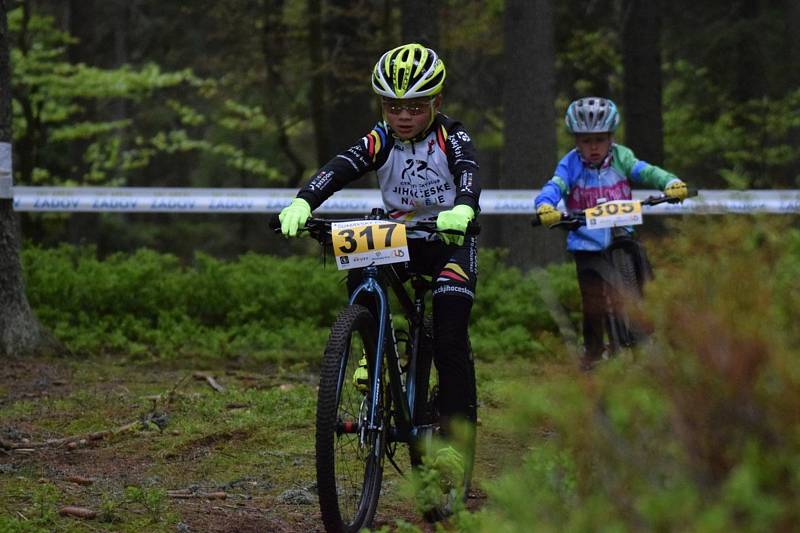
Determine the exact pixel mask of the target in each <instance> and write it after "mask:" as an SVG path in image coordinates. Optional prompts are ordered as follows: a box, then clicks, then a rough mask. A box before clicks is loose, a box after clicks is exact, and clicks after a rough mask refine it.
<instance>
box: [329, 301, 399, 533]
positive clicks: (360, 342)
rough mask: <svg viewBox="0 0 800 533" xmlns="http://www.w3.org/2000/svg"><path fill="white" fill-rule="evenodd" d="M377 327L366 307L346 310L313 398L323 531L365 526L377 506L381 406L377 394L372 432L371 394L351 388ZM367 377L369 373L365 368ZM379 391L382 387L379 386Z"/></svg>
mask: <svg viewBox="0 0 800 533" xmlns="http://www.w3.org/2000/svg"><path fill="white" fill-rule="evenodd" d="M376 333H377V327H376V324H375V319H374V317H373V316H372V314H371V313H370V312H369V311H368V310H367V308H366V307H363V306H361V305H351V306H348V307H346V308H345V309H344V310H343V311H342V312H341V313H340V314H339V316H338V318H337V319H336V322H334V324H333V327H332V328H331V334H330V337H329V339H328V344H327V346H326V347H325V355H324V358H323V361H322V368H321V370H320V383H319V391H318V394H317V434H316V461H317V489H318V492H319V506H320V512H321V514H322V521H323V523H324V524H325V529H326V531H335V532H340V531H341V532H348V533H349V532H356V531H359V530H360V529H361V528H364V527H369V525H370V523H371V522H372V519H373V517H374V516H375V510H376V508H377V506H378V496H379V495H380V490H381V480H382V477H383V458H384V451H385V445H386V440H385V428H386V423H385V416H386V411H385V408H384V407H385V406H384V405H383V404H384V399H383V395H382V391H381V394H379V404H380V405H379V409H378V414H379V420H378V421H377V422H378V424H377V426H378V428H379V429H375V430H370V429H369V428H368V427H367V415H368V413H369V408H370V399H371V394H370V393H367V394H364V393H362V392H361V391H359V390H358V388H357V387H356V386H355V384H354V383H353V379H352V378H353V373H354V372H355V370H356V368H357V367H358V361H359V359H361V357H362V356H363V355H364V354H367V359H368V360H369V358H370V356H371V355H372V354H374V353H375V345H376V337H377V335H376ZM370 375H372V370H371V369H370ZM379 389H382V387H379Z"/></svg>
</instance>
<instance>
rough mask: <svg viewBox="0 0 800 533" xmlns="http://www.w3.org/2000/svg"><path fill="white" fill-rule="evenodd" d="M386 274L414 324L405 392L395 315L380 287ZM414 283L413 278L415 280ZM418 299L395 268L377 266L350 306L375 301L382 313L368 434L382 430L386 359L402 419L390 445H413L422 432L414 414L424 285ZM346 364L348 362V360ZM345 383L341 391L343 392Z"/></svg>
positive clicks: (416, 286)
mask: <svg viewBox="0 0 800 533" xmlns="http://www.w3.org/2000/svg"><path fill="white" fill-rule="evenodd" d="M381 271H382V272H383V273H384V274H386V275H387V277H388V278H389V279H388V281H389V284H390V286H391V288H392V290H393V291H394V293H395V295H396V296H397V298H398V300H399V301H400V304H401V306H402V307H403V310H404V312H405V315H406V317H407V318H408V319H409V322H410V323H411V328H412V331H410V332H409V338H410V339H413V342H414V344H413V345H412V347H411V357H410V360H409V366H408V370H407V374H406V384H405V390H403V383H402V377H401V372H402V371H401V368H400V356H399V354H398V353H397V343H396V340H395V338H394V328H393V325H392V323H391V318H392V316H391V311H390V308H389V295H388V294H387V292H386V289H384V287H383V286H382V285H381V284H380V282H379V280H378V275H379V272H381ZM412 279H413V278H412ZM413 285H414V289H415V293H416V298H415V300H414V301H412V300H411V298H410V297H409V295H408V293H407V292H406V290H405V288H404V287H403V283H402V282H401V281H400V279H399V277H398V276H397V273H396V272H395V270H394V269H393V268H384V269H379V267H376V266H368V267H364V269H363V271H362V280H361V282H360V283H359V285H358V286H357V287H356V288H355V290H353V293H352V294H351V296H350V304H351V305H352V304H354V303H357V302H358V301H359V300H360V299H363V298H365V297H367V298H368V297H371V298H373V299H374V300H375V302H376V304H377V310H378V315H379V316H378V317H377V318H378V337H377V339H376V346H375V354H374V356H373V367H372V368H373V374H372V381H371V383H370V394H371V395H372V396H371V400H372V401H371V402H370V406H369V413H368V416H367V428H366V429H367V430H368V431H375V430H380V429H381V428H380V427H378V424H377V423H376V421H377V420H378V402H379V397H378V396H379V394H380V390H381V389H380V387H381V379H382V376H383V362H384V356H386V361H387V363H390V364H389V365H388V372H389V385H390V387H391V394H392V397H393V398H394V399H395V401H396V403H397V405H398V407H399V411H400V412H399V417H396V418H395V419H396V423H397V426H398V427H397V428H395V429H396V434H394V435H388V437H389V440H390V441H399V442H411V441H412V440H413V439H414V438H415V437H416V436H417V433H418V428H417V427H416V426H415V425H414V414H415V410H416V405H415V392H416V364H417V354H418V349H419V338H420V331H421V329H422V317H423V316H424V311H425V307H424V306H425V304H424V294H425V292H426V291H427V288H425V287H423V286H422V285H421V284H418V283H414V284H413ZM389 335H391V337H392V338H391V340H392V342H390V343H388V344H387V343H386V339H387V337H388V336H389ZM344 362H346V360H344ZM339 374H340V377H341V379H345V377H344V368H342V369H341V371H340V373H339ZM342 385H343V384H342V383H341V382H340V383H339V385H338V387H339V389H340V390H341V387H342Z"/></svg>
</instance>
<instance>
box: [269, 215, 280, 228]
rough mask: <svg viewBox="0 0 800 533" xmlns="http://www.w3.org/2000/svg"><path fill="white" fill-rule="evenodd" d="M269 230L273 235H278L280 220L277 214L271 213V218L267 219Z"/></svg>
mask: <svg viewBox="0 0 800 533" xmlns="http://www.w3.org/2000/svg"><path fill="white" fill-rule="evenodd" d="M269 229H271V230H272V231H274V232H275V233H280V231H281V219H280V218H279V217H278V213H273V214H272V216H271V217H269Z"/></svg>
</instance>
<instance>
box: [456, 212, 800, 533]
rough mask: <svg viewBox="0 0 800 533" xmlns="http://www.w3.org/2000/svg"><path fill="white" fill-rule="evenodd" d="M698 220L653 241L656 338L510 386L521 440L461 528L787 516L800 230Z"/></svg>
mask: <svg viewBox="0 0 800 533" xmlns="http://www.w3.org/2000/svg"><path fill="white" fill-rule="evenodd" d="M693 222H694V220H693ZM702 222H703V223H702V224H694V225H683V226H681V227H680V229H678V228H677V226H676V231H674V232H672V234H673V235H675V234H679V235H680V236H679V237H678V238H673V239H671V240H669V241H665V242H664V243H663V246H661V245H654V246H651V247H650V251H651V254H652V256H653V260H654V263H655V264H656V266H657V268H658V271H659V272H658V275H657V277H656V280H655V281H654V282H653V284H652V285H651V286H650V289H649V291H648V300H647V301H648V310H649V314H650V316H651V318H652V320H653V321H654V323H655V324H656V331H657V334H656V337H655V339H654V342H653V344H652V345H651V346H647V347H645V348H643V349H641V350H640V351H639V352H638V354H636V357H634V358H631V357H621V358H618V359H616V360H614V361H610V362H607V363H605V364H604V365H601V366H600V367H599V368H598V369H596V370H595V371H594V372H593V373H592V374H589V375H585V374H581V373H580V372H579V371H578V370H577V369H574V368H573V369H567V370H565V371H562V372H561V373H553V374H552V375H549V376H548V378H547V379H546V380H543V382H539V381H537V386H536V387H531V386H526V385H523V386H518V387H517V388H514V389H509V390H507V391H506V393H505V397H506V398H507V399H508V400H509V401H511V402H512V403H513V404H514V408H513V409H511V410H510V411H509V415H508V419H507V427H508V431H509V433H510V434H514V435H515V438H516V439H518V440H519V441H521V442H524V443H525V444H526V445H527V446H528V449H529V451H528V453H527V454H526V455H525V457H524V459H523V460H522V464H521V466H520V467H519V468H517V469H515V471H513V472H510V473H507V474H505V475H503V476H501V477H500V478H499V479H498V480H497V481H496V482H493V483H491V484H489V486H488V487H487V491H488V492H489V502H490V503H489V505H488V506H487V508H485V509H484V510H483V511H482V512H481V513H478V514H476V515H474V516H473V517H472V524H473V525H472V526H470V528H471V530H481V531H595V530H608V531H611V530H614V531H631V530H633V531H732V530H736V531H787V530H792V529H795V528H796V527H797V524H798V523H800V508H799V507H798V506H797V502H798V501H800V476H798V466H800V359H798V357H797V350H798V347H800V329H798V328H797V326H796V324H797V322H798V311H800V308H798V306H799V305H800V304H799V303H798V302H800V275H799V274H800V231H798V230H797V229H793V228H791V227H790V226H789V225H788V224H786V223H785V222H783V221H775V219H771V220H769V221H768V220H767V219H758V218H755V219H754V218H745V217H741V218H732V217H725V218H724V219H710V218H709V219H703V220H702ZM573 366H574V365H573Z"/></svg>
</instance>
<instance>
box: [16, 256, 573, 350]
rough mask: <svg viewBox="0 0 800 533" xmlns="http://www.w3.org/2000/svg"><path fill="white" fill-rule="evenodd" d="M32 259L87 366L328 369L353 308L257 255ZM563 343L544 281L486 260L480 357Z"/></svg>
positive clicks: (477, 314) (30, 278)
mask: <svg viewBox="0 0 800 533" xmlns="http://www.w3.org/2000/svg"><path fill="white" fill-rule="evenodd" d="M22 258H23V264H24V269H25V274H26V281H27V287H28V299H29V301H30V303H31V305H32V307H33V308H34V310H35V311H36V313H37V316H38V317H39V319H40V320H41V321H42V322H43V323H44V324H45V325H46V326H48V327H49V328H51V329H52V330H53V332H54V333H55V335H56V336H57V337H58V338H59V339H60V340H61V341H62V342H63V343H64V344H65V346H66V347H67V348H68V349H69V350H70V351H71V352H73V353H77V354H98V353H112V354H114V353H121V354H126V355H132V356H138V357H150V356H157V357H162V358H170V357H180V356H191V355H199V356H205V357H229V358H230V357H238V356H251V357H257V358H281V357H290V358H304V357H316V356H317V355H318V354H319V353H320V351H321V349H322V347H323V346H324V345H325V341H326V338H327V334H328V328H329V327H330V324H331V323H332V322H333V320H334V318H335V316H336V314H337V313H338V311H339V310H340V309H341V307H342V306H343V305H344V304H345V303H346V289H345V284H344V278H345V274H344V273H342V272H339V271H337V270H335V269H334V268H332V267H331V266H330V265H329V266H327V267H323V266H322V265H321V264H320V261H319V259H318V258H314V257H290V258H278V257H273V256H267V255H258V254H254V253H249V254H245V255H243V256H241V257H239V258H238V259H237V260H234V261H222V260H218V259H215V258H213V257H210V256H208V255H204V254H196V256H195V257H194V259H193V260H192V261H191V263H190V264H182V263H181V261H179V260H178V258H176V257H175V256H172V255H169V254H160V253H157V252H154V251H152V250H139V251H137V252H135V253H131V254H115V255H112V256H110V257H107V258H105V259H103V260H99V259H98V258H97V257H96V253H95V250H94V249H93V248H91V247H82V248H81V247H72V246H67V245H62V246H59V247H57V248H53V249H42V248H38V247H27V248H26V249H25V250H24V251H23V255H22ZM567 267H568V268H564V267H554V268H552V269H551V270H550V271H549V274H548V277H549V279H551V280H552V283H553V287H554V288H555V290H556V291H557V292H558V293H559V298H560V299H561V301H562V302H563V303H564V304H565V305H568V306H574V305H575V303H576V302H578V301H579V299H578V298H577V285H576V283H575V281H574V277H575V276H574V271H573V270H572V267H571V266H569V265H567ZM570 278H573V279H572V280H571V281H570ZM570 311H571V312H572V313H573V314H574V313H576V312H579V310H578V309H574V308H573V309H571V310H570ZM396 314H397V313H396ZM556 332H557V330H556V328H555V325H554V323H553V321H552V319H551V318H550V315H549V312H548V310H547V309H546V308H545V306H544V304H543V303H542V301H541V298H540V297H539V290H538V287H537V285H536V282H535V281H534V280H533V278H532V277H531V276H528V275H523V274H522V273H521V272H520V271H519V270H517V269H513V268H507V267H505V266H503V263H502V257H501V255H500V254H498V253H496V252H491V251H487V252H483V253H482V255H481V272H480V279H479V284H478V297H477V300H476V304H475V307H474V311H473V321H472V328H471V338H472V344H473V348H474V350H475V352H476V353H477V354H478V355H479V356H480V357H491V358H494V357H505V356H509V355H521V356H525V357H535V356H537V355H538V354H539V353H541V352H542V351H543V348H542V345H541V342H540V339H541V336H542V335H550V336H552V334H554V333H556Z"/></svg>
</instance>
